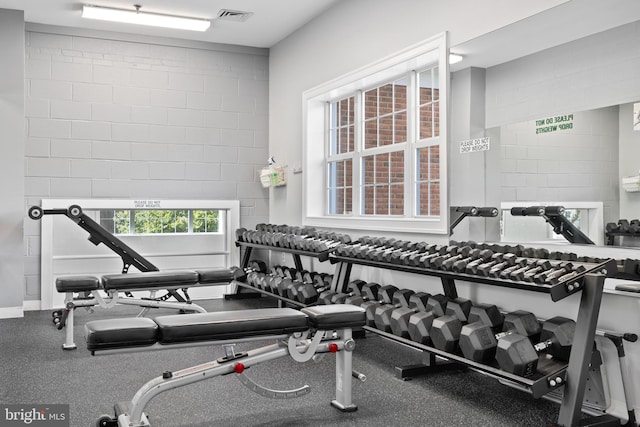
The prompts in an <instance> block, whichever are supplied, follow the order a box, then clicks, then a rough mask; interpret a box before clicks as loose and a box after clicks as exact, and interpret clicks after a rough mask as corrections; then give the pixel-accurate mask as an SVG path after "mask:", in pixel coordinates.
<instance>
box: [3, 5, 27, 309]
mask: <svg viewBox="0 0 640 427" xmlns="http://www.w3.org/2000/svg"><path fill="white" fill-rule="evenodd" d="M0 52H2V66H1V67H0V144H1V145H2V153H1V155H0V182H1V183H2V184H1V186H0V187H1V188H2V190H1V191H0V195H1V196H2V197H1V200H2V204H1V205H0V318H2V317H12V316H21V315H22V304H23V298H24V297H23V294H24V249H23V247H24V246H23V237H22V222H23V218H24V198H23V195H24V13H23V12H22V11H17V10H4V9H0Z"/></svg>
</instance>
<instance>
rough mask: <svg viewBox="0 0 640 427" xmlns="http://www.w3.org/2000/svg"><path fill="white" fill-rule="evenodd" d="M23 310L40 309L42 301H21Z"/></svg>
mask: <svg viewBox="0 0 640 427" xmlns="http://www.w3.org/2000/svg"><path fill="white" fill-rule="evenodd" d="M22 308H23V310H24V311H40V310H42V303H41V302H40V300H39V299H38V300H28V301H24V302H23V303H22Z"/></svg>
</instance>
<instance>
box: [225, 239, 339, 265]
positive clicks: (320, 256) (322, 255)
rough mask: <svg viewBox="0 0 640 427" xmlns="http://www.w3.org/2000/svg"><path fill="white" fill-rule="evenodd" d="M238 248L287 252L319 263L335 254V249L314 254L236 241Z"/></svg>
mask: <svg viewBox="0 0 640 427" xmlns="http://www.w3.org/2000/svg"><path fill="white" fill-rule="evenodd" d="M236 246H238V247H240V246H244V247H246V248H256V249H269V250H272V251H276V252H285V253H290V254H294V255H301V256H308V257H313V258H318V261H320V262H324V261H327V260H328V259H329V254H330V253H331V252H333V250H334V249H329V250H326V251H322V252H312V251H303V250H300V249H291V248H283V247H281V246H269V245H261V244H258V243H249V242H238V241H236Z"/></svg>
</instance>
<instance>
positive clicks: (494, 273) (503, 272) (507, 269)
mask: <svg viewBox="0 0 640 427" xmlns="http://www.w3.org/2000/svg"><path fill="white" fill-rule="evenodd" d="M526 263H527V259H526V258H520V257H518V256H514V257H507V254H505V256H504V257H503V259H502V262H500V263H498V264H494V265H493V266H491V267H490V268H489V271H483V270H482V268H478V271H479V272H480V273H481V275H483V276H484V273H486V276H488V277H495V278H503V279H506V278H508V276H509V274H510V273H511V272H512V271H515V270H517V269H518V268H520V267H523V266H524V265H526ZM486 276H485V277H486Z"/></svg>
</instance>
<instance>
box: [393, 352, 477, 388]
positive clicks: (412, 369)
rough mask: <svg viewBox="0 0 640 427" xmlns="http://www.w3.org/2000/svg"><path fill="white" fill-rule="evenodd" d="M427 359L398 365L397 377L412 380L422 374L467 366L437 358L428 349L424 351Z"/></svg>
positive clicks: (457, 369) (454, 369) (396, 368)
mask: <svg viewBox="0 0 640 427" xmlns="http://www.w3.org/2000/svg"><path fill="white" fill-rule="evenodd" d="M423 354H424V356H425V360H424V362H423V363H420V364H417V365H405V366H396V367H395V372H396V378H398V379H401V380H403V381H407V380H410V379H411V378H413V377H419V376H421V375H428V374H434V373H437V372H444V371H460V370H463V369H466V368H467V367H466V366H465V365H463V364H460V363H456V362H451V361H448V360H439V361H438V360H437V358H436V355H435V354H433V353H429V352H427V351H425V352H423Z"/></svg>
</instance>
